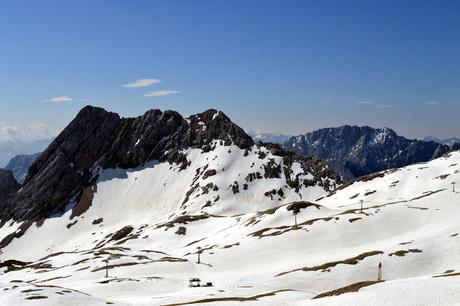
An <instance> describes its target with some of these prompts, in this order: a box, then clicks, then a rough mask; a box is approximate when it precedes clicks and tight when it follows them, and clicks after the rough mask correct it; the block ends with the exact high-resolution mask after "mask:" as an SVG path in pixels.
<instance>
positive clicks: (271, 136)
mask: <svg viewBox="0 0 460 306" xmlns="http://www.w3.org/2000/svg"><path fill="white" fill-rule="evenodd" d="M248 134H249V135H250V136H251V137H252V139H253V140H254V141H255V142H259V141H260V142H272V143H277V144H283V143H285V142H286V141H287V140H288V139H289V138H291V137H292V135H288V134H282V133H275V132H272V133H262V132H254V131H250V132H249V133H248Z"/></svg>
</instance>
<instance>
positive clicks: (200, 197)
mask: <svg viewBox="0 0 460 306" xmlns="http://www.w3.org/2000/svg"><path fill="white" fill-rule="evenodd" d="M254 150H256V149H254ZM260 150H264V148H262V149H260ZM186 154H187V158H188V159H189V160H190V162H191V163H190V165H189V166H188V167H187V168H186V169H185V170H180V169H179V166H176V165H170V164H169V163H158V162H152V163H150V164H147V165H145V166H144V167H142V168H138V169H130V170H121V169H99V168H97V167H95V169H94V174H95V175H98V183H97V184H96V185H95V186H90V187H88V188H87V190H86V192H85V197H84V199H83V200H80V202H79V203H76V201H72V202H71V203H69V205H68V208H69V209H68V210H67V211H66V212H65V213H64V214H63V215H59V216H55V217H53V218H49V219H46V220H44V221H43V222H38V223H34V224H32V225H31V226H30V227H29V228H28V229H27V230H25V231H23V230H22V229H23V228H25V225H24V224H20V223H15V222H9V223H7V224H6V225H4V226H3V227H2V228H0V238H1V239H3V241H2V243H3V244H4V247H3V249H2V253H1V255H0V260H1V263H0V267H1V268H0V304H1V305H107V304H113V305H240V304H241V303H242V302H244V304H247V305H457V304H460V223H459V221H458V220H459V219H458V218H459V217H458V216H459V214H460V186H457V189H458V190H456V191H455V192H453V185H452V184H451V183H452V182H457V183H458V182H460V152H455V153H451V154H450V155H448V156H445V157H442V158H439V159H436V160H433V161H431V162H428V163H425V164H417V165H413V166H409V167H405V168H401V169H394V170H388V171H384V172H381V173H378V174H375V175H370V176H368V177H364V178H361V179H358V181H355V182H353V183H351V184H348V185H342V186H338V188H337V189H336V190H335V191H334V192H332V193H328V192H326V190H325V189H324V188H323V187H320V186H318V185H315V186H311V187H308V188H301V189H300V190H298V191H296V190H294V189H292V188H290V187H289V186H287V184H286V177H285V174H284V173H282V174H281V176H280V177H278V178H265V177H261V178H256V179H254V175H251V173H255V172H257V171H260V173H261V174H262V175H263V170H262V169H263V166H264V165H266V164H267V161H268V160H270V159H274V160H275V161H277V162H279V163H282V161H281V159H282V158H281V157H277V156H273V155H271V153H270V152H269V151H268V150H267V151H265V152H263V154H259V156H258V155H256V154H249V155H247V154H245V151H244V150H241V149H239V148H238V147H236V146H219V145H217V146H216V148H215V149H214V150H212V151H210V152H202V151H201V150H198V149H189V150H188V151H187V152H186ZM261 157H262V158H261ZM291 169H292V172H291V176H293V177H295V176H298V177H300V178H302V179H310V178H311V177H312V175H311V174H309V173H304V171H303V169H302V168H301V167H300V165H299V164H296V163H294V164H293V165H292V167H291ZM211 170H212V171H211ZM250 177H251V178H252V179H249V178H250ZM273 190H275V192H274V193H273V192H272V191H273ZM279 190H282V192H279ZM303 201H310V202H312V203H308V202H303ZM361 201H362V202H361ZM292 203H294V204H292ZM361 203H362V205H363V209H362V211H361ZM295 209H298V211H299V213H298V214H297V215H296V219H297V226H296V225H295V218H294V214H293V211H295ZM12 233H16V237H15V238H13V239H10V241H7V242H8V243H6V242H5V237H10V238H11V237H12V235H11V234H12ZM8 235H9V236H8ZM198 256H200V262H199V263H198ZM379 263H381V264H382V274H383V280H382V281H380V282H377V275H378V265H379ZM106 270H107V271H108V277H105V273H106ZM190 278H199V279H200V280H201V281H202V284H203V283H206V282H212V286H210V287H198V288H191V287H189V286H188V285H189V279H190ZM337 289H340V290H337ZM315 297H316V298H315Z"/></svg>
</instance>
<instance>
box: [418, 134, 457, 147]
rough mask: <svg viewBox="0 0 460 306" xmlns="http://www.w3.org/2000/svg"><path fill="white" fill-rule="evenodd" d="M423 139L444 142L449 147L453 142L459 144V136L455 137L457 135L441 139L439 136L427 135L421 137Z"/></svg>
mask: <svg viewBox="0 0 460 306" xmlns="http://www.w3.org/2000/svg"><path fill="white" fill-rule="evenodd" d="M423 140H424V141H434V142H437V143H442V144H445V145H448V146H451V147H452V146H453V145H454V144H460V138H457V137H451V138H445V139H441V138H438V137H434V136H427V137H425V138H423Z"/></svg>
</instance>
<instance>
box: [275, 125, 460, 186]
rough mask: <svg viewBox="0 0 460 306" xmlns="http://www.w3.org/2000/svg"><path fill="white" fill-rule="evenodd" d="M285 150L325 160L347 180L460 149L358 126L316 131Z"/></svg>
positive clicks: (288, 144)
mask: <svg viewBox="0 0 460 306" xmlns="http://www.w3.org/2000/svg"><path fill="white" fill-rule="evenodd" d="M283 147H284V149H286V150H291V151H293V152H296V153H297V154H301V155H305V156H312V157H315V158H318V159H321V160H324V161H326V162H327V163H328V164H329V166H331V167H332V168H333V170H334V171H335V172H336V173H338V174H339V175H341V176H342V177H343V178H344V179H346V180H349V179H353V178H356V177H360V176H363V175H367V174H370V173H374V172H378V171H382V170H386V169H390V168H398V167H404V166H407V165H410V164H414V163H418V162H426V161H429V160H431V159H434V158H438V157H440V156H442V155H443V154H445V153H447V152H450V151H451V150H458V149H460V147H457V146H454V147H452V148H450V147H449V146H447V145H442V144H439V143H435V142H432V141H429V142H427V141H420V140H410V139H407V138H404V137H402V136H398V135H397V134H396V133H395V132H394V131H393V130H391V129H388V128H383V129H373V128H370V127H357V126H342V127H339V128H326V129H320V130H316V131H314V132H311V133H307V134H305V135H301V136H295V137H292V138H290V139H289V141H287V142H286V143H285V144H284V146H283Z"/></svg>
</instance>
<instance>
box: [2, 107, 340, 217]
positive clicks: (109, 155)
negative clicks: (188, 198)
mask: <svg viewBox="0 0 460 306" xmlns="http://www.w3.org/2000/svg"><path fill="white" fill-rule="evenodd" d="M215 141H219V142H220V144H221V145H224V146H229V145H236V146H238V147H239V148H240V149H245V150H247V151H249V150H251V148H252V146H254V142H253V140H252V139H251V137H250V136H248V135H247V134H246V133H245V132H244V131H243V129H241V128H240V127H239V126H237V125H236V124H234V123H233V122H232V121H231V120H230V119H229V118H228V117H227V116H226V115H225V114H223V113H222V112H219V111H216V110H213V109H210V110H207V111H205V112H204V113H200V114H196V115H193V116H190V117H189V118H183V117H182V116H181V115H180V114H179V113H177V112H175V111H164V112H162V111H160V110H150V111H148V112H146V113H145V114H144V115H143V116H140V117H136V118H120V116H119V115H118V114H115V113H112V112H108V111H106V110H104V109H102V108H96V107H91V106H87V107H85V108H83V109H82V110H81V111H80V112H79V114H78V115H77V116H76V118H75V119H74V120H73V121H72V122H71V123H70V124H69V125H68V127H67V128H66V129H65V130H64V131H63V132H62V133H61V134H60V135H59V136H58V137H57V138H56V139H55V140H54V141H53V142H52V143H51V145H50V146H49V147H48V148H47V149H46V150H45V151H44V152H43V153H42V154H41V155H40V157H39V158H38V159H37V160H36V161H35V162H34V163H33V164H32V166H31V167H30V169H29V173H28V175H27V178H26V179H25V181H24V187H23V188H22V189H21V190H20V191H19V192H18V193H17V194H16V195H15V196H14V197H13V198H12V199H10V200H9V201H8V202H7V203H6V205H4V206H3V207H2V209H1V211H0V213H1V217H2V220H3V221H5V220H8V219H10V218H14V219H17V220H38V219H42V218H46V217H48V216H50V215H54V214H59V213H61V212H63V210H64V209H65V207H66V205H68V204H69V202H70V201H71V200H72V199H76V200H77V201H78V200H79V199H80V198H81V197H82V196H85V193H84V192H83V190H84V189H85V188H86V187H89V186H91V185H93V184H94V182H95V181H96V180H97V175H95V172H94V169H96V168H102V169H113V168H122V169H128V168H136V167H139V166H141V165H144V164H145V163H147V162H149V161H151V160H158V161H161V162H169V163H171V164H179V165H181V168H182V169H185V168H186V167H187V166H188V165H189V164H190V160H188V159H187V156H186V154H184V150H185V149H187V148H199V149H201V150H202V151H203V152H209V151H212V150H213V149H214V147H213V144H214V146H215ZM265 146H266V147H270V145H265ZM271 150H273V151H276V152H277V154H278V156H282V155H285V156H286V157H285V158H286V160H287V162H288V163H289V160H291V163H292V160H293V159H294V155H293V154H290V153H287V152H285V151H284V150H282V149H281V148H279V147H276V146H273V147H271ZM296 158H297V159H298V160H299V161H300V163H301V164H302V165H303V166H304V167H308V168H309V169H310V168H311V169H312V171H313V172H315V173H316V174H315V177H314V178H313V179H312V180H311V181H309V182H305V183H304V182H303V181H302V182H298V181H297V182H296V181H295V180H294V181H289V182H288V184H289V185H290V186H292V187H291V188H297V187H296V186H298V185H299V184H305V186H307V185H308V184H313V182H317V183H319V184H321V185H325V188H330V186H328V185H329V183H328V182H327V183H323V182H322V180H320V179H319V178H320V177H323V176H324V177H330V178H331V180H334V179H335V175H334V173H333V172H332V171H330V170H329V169H327V166H326V165H325V164H324V163H322V162H316V161H313V160H311V159H309V158H300V157H296ZM274 168H275V173H274V174H273V175H278V172H280V171H281V166H280V165H275V166H274ZM278 170H279V171H278ZM286 171H287V170H286Z"/></svg>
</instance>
